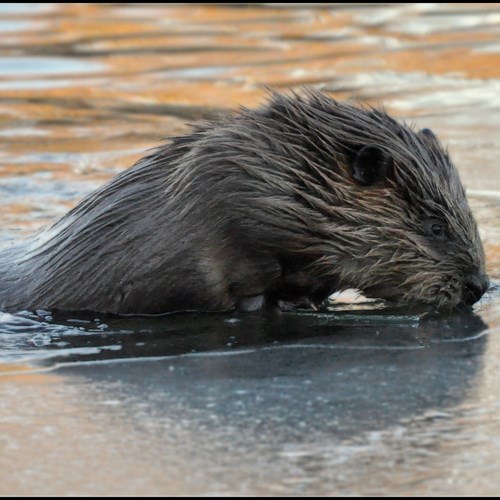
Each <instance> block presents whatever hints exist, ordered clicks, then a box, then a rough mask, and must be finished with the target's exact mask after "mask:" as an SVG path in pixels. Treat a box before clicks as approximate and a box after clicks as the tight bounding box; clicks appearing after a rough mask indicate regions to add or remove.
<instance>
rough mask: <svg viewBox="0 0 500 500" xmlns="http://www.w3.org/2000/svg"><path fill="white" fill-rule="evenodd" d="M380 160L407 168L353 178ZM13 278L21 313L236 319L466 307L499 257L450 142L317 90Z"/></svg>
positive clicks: (197, 139) (49, 246)
mask: <svg viewBox="0 0 500 500" xmlns="http://www.w3.org/2000/svg"><path fill="white" fill-rule="evenodd" d="M367 145H376V146H377V147H378V148H380V149H381V150H382V151H384V152H385V153H386V154H387V155H388V156H390V157H391V158H392V162H393V175H392V176H391V177H390V178H387V179H386V180H385V181H384V182H382V183H377V184H376V185H373V186H363V185H359V183H357V182H356V181H355V180H354V179H353V177H352V163H353V160H354V158H355V157H356V154H357V152H358V151H359V150H360V149H361V148H363V147H365V146H367ZM428 218H436V219H439V220H443V221H445V222H446V224H447V226H448V231H449V238H448V241H447V242H446V243H445V244H436V243H435V242H431V241H429V239H428V237H427V236H426V234H425V233H424V232H423V230H422V221H423V220H425V219H428ZM0 271H2V272H3V275H4V276H6V278H4V279H3V281H2V282H1V283H0V306H1V305H3V308H4V309H10V310H12V309H26V308H31V309H33V308H55V309H72V310H75V309H77V310H94V311H102V312H112V313H162V312H167V311H171V310H177V309H197V310H221V309H222V310H225V309H230V308H232V307H234V306H235V305H236V304H237V303H238V300H241V299H242V298H243V299H244V298H248V297H253V296H258V295H266V296H268V297H274V298H277V299H280V298H282V297H284V298H290V299H294V298H298V297H301V296H307V297H310V298H313V299H314V300H319V299H320V298H324V296H326V295H327V294H328V293H331V292H333V291H335V290H340V289H345V288H358V289H360V290H361V291H363V292H365V294H367V295H369V296H375V297H382V298H387V299H391V300H396V301H399V302H406V303H426V304H430V305H432V306H433V307H434V306H435V307H442V306H449V307H453V306H455V305H456V304H458V303H459V302H460V293H461V290H462V287H463V280H464V279H465V276H467V275H468V274H470V273H474V272H479V271H481V272H484V254H483V249H482V245H481V242H480V239H479V236H478V232H477V227H476V223H475V221H474V218H473V216H472V214H471V212H470V209H469V207H468V204H467V201H466V198H465V193H464V189H463V187H462V185H461V183H460V180H459V177H458V173H457V171H456V169H455V167H454V166H453V164H452V163H451V161H450V159H449V157H448V154H447V153H446V152H445V151H444V150H443V149H442V147H441V146H440V144H439V143H438V141H437V140H436V139H435V138H434V137H432V136H429V135H427V134H424V133H421V132H418V131H415V130H412V129H411V128H410V127H408V126H406V125H402V124H399V123H398V122H396V121H395V120H394V119H392V118H391V117H389V116H388V115H387V114H386V113H385V112H384V111H381V110H377V109H372V108H362V107H359V106H356V105H350V104H342V103H338V102H336V101H334V100H332V99H331V98H329V97H327V96H326V95H324V94H322V93H320V92H316V91H311V90H310V91H307V92H305V94H304V96H303V97H300V96H298V95H295V94H294V95H291V96H285V95H281V94H277V93H273V94H272V95H271V96H270V99H269V102H268V104H267V105H266V106H263V107H261V108H259V109H257V110H248V109H241V110H240V111H239V113H237V114H235V115H228V116H225V117H222V118H219V119H216V120H214V121H210V122H207V123H204V124H202V125H199V126H197V127H195V128H194V130H193V132H192V133H191V134H190V135H187V136H183V137H177V138H174V139H173V140H172V142H171V143H170V144H168V145H166V146H163V147H161V148H159V149H157V150H156V151H155V152H154V153H153V154H151V155H150V156H147V157H145V158H143V159H142V160H140V161H139V162H138V163H137V164H136V165H135V166H134V167H132V168H131V169H129V170H127V171H125V172H123V173H122V174H120V175H118V176H117V177H116V178H114V179H113V180H111V181H110V182H109V183H108V184H107V185H105V186H103V187H102V188H100V189H99V190H97V191H96V192H95V193H93V194H91V195H89V196H88V197H87V198H86V199H85V200H84V201H83V202H82V203H81V204H80V205H78V206H77V207H76V208H75V209H73V210H72V211H71V212H69V213H68V214H67V215H66V216H65V217H63V218H62V219H61V220H60V221H58V222H57V223H56V224H55V225H54V226H53V227H52V228H51V229H49V230H48V231H47V232H44V233H40V234H39V235H37V236H35V237H33V238H32V239H31V240H29V241H28V242H27V243H26V244H24V245H21V246H19V247H16V248H14V249H10V250H9V249H8V250H6V251H5V252H4V253H3V254H0Z"/></svg>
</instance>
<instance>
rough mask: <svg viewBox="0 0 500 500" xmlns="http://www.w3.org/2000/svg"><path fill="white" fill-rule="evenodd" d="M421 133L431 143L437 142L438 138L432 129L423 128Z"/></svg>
mask: <svg viewBox="0 0 500 500" xmlns="http://www.w3.org/2000/svg"><path fill="white" fill-rule="evenodd" d="M419 133H420V135H423V136H424V137H426V138H427V139H429V140H430V141H434V142H437V137H436V136H435V135H434V132H433V131H432V130H431V129H430V128H423V129H422V130H421V131H420V132H419Z"/></svg>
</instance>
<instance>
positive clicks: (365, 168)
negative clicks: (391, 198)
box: [352, 146, 392, 186]
mask: <svg viewBox="0 0 500 500" xmlns="http://www.w3.org/2000/svg"><path fill="white" fill-rule="evenodd" d="M391 174H392V157H391V156H390V155H388V154H387V153H385V152H384V151H383V150H382V149H380V148H378V147H377V146H365V147H364V148H362V149H361V150H359V151H358V154H357V155H356V158H354V163H353V164H352V177H353V179H355V180H356V181H358V183H359V184H361V185H362V186H372V185H373V184H377V183H380V182H382V181H385V180H386V179H387V178H388V177H389V176H390V175H391Z"/></svg>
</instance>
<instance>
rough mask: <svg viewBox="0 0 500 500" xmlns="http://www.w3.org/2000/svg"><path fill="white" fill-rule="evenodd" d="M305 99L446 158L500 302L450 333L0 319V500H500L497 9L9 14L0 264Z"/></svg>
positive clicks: (327, 325) (308, 320) (18, 10)
mask: <svg viewBox="0 0 500 500" xmlns="http://www.w3.org/2000/svg"><path fill="white" fill-rule="evenodd" d="M303 84H308V85H314V86H318V87H320V88H323V89H324V90H326V91H329V92H331V94H332V95H333V96H335V97H336V98H338V99H350V100H363V101H365V102H368V103H370V104H376V103H379V102H381V103H383V104H384V105H385V107H386V108H387V109H388V111H390V112H391V113H392V114H394V115H395V116H397V117H398V118H400V119H402V120H406V121H408V122H412V123H415V124H416V125H417V126H418V127H429V128H432V129H433V130H434V131H435V132H436V133H437V134H438V135H439V137H440V138H441V139H442V140H443V142H445V143H446V144H448V146H449V149H450V153H451V155H452V158H453V159H454V161H455V163H456V165H457V167H458V169H459V170H460V173H461V176H462V179H463V181H464V183H465V185H466V187H467V189H468V193H469V198H470V203H471V206H472V208H473V210H474V212H475V214H476V217H477V219H478V222H479V225H480V232H481V235H482V237H483V240H484V243H485V250H486V254H487V267H488V273H489V275H490V277H491V279H492V288H491V290H490V291H489V293H488V294H487V295H486V296H485V297H484V298H483V299H482V300H481V302H480V303H478V304H476V306H475V307H474V311H473V312H471V313H468V314H460V315H454V316H452V317H442V316H435V315H430V314H422V313H421V314H417V313H411V312H409V311H401V310H389V309H377V308H376V307H375V306H369V305H366V306H363V305H359V306H358V307H357V308H350V309H349V308H344V310H341V309H340V308H338V309H336V310H333V311H332V312H330V313H312V312H306V311H302V312H297V313H284V314H281V315H276V314H266V313H255V314H254V313H252V314H240V315H237V314H229V315H217V314H213V315H209V314H204V315H194V314H185V315H175V316H169V317H164V318H155V319H147V318H135V319H118V318H109V317H104V316H90V317H83V316H78V317H75V316H63V315H57V316H55V315H51V314H49V312H48V311H39V312H38V314H33V313H23V314H18V315H11V314H6V313H0V494H1V495H8V494H16V495H29V494H35V495H36V494H38V495H48V494H51V495H82V494H83V495H85V494H102V495H116V494H120V495H124V494H125V495H138V494H142V495H147V494H149V495H157V494H170V495H176V494H177V495H191V494H198V495H340V494H347V495H370V494H372V495H373V494H374V495H396V494H397V495H415V496H419V495H425V494H442V495H457V494H459V495H497V494H498V491H499V490H500V288H499V282H500V172H499V168H500V165H499V158H500V139H499V132H498V131H499V130H500V5H498V4H490V5H481V4H478V5H476V4H460V5H453V6H452V5H443V4H425V5H422V4H409V5H399V6H398V5H393V6H387V5H376V4H372V5H366V4H360V5H355V4H346V5H331V6H325V5H314V4H312V6H311V5H288V6H286V5H285V6H279V7H277V6H272V5H270V4H262V5H260V6H259V5H256V4H253V5H252V6H202V5H191V6H183V5H171V6H163V5H133V4H132V5H130V4H114V5H93V4H86V5H78V4H66V5H57V4H54V5H52V4H31V5H23V4H2V5H0V245H8V244H9V243H10V242H11V241H13V240H16V239H18V238H22V237H23V236H25V235H27V234H29V233H31V232H32V231H34V230H36V229H38V228H40V227H42V226H43V225H44V224H47V223H49V222H50V221H51V220H53V219H54V218H56V217H58V216H60V215H62V214H64V213H65V212H66V211H67V210H68V209H69V208H70V207H72V206H74V205H75V204H76V203H77V202H78V200H79V199H81V198H82V196H84V195H85V194H86V193H88V192H90V191H91V190H92V189H94V188H95V187H97V186H99V185H101V184H102V183H104V182H105V181H106V180H107V179H109V178H111V177H112V176H113V175H115V174H116V173H117V172H119V171H121V170H123V169H124V168H126V167H128V166H130V165H131V164H132V163H133V162H134V161H135V160H136V159H138V158H139V157H140V156H142V155H143V154H144V151H145V150H147V149H148V148H151V147H153V146H155V145H158V144H159V143H160V142H161V141H162V140H164V138H166V137H168V136H170V135H174V134H178V133H181V132H184V131H187V130H188V129H189V127H188V125H187V123H193V122H195V121H196V120H198V119H201V118H203V117H206V116H211V115H213V114H216V113H218V112H220V111H221V110H223V109H229V108H232V107H235V106H237V105H240V104H242V105H246V106H255V105H258V104H259V103H260V102H262V101H263V99H264V96H265V88H266V87H267V86H270V87H273V88H278V89H286V88H289V87H291V88H295V87H298V86H300V85H303Z"/></svg>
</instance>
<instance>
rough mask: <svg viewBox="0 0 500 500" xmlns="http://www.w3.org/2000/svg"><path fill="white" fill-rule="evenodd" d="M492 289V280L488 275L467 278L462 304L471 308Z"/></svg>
mask: <svg viewBox="0 0 500 500" xmlns="http://www.w3.org/2000/svg"><path fill="white" fill-rule="evenodd" d="M489 287H490V280H489V279H488V276H486V274H484V273H481V274H475V275H470V276H467V277H466V279H465V280H464V284H463V288H462V303H463V304H465V305H467V306H471V305H473V304H475V303H476V302H477V301H478V300H479V299H480V298H481V297H482V296H483V295H484V293H485V292H486V290H488V288H489Z"/></svg>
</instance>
